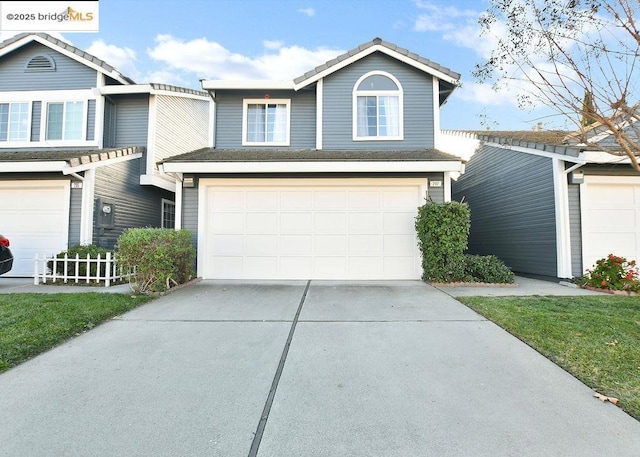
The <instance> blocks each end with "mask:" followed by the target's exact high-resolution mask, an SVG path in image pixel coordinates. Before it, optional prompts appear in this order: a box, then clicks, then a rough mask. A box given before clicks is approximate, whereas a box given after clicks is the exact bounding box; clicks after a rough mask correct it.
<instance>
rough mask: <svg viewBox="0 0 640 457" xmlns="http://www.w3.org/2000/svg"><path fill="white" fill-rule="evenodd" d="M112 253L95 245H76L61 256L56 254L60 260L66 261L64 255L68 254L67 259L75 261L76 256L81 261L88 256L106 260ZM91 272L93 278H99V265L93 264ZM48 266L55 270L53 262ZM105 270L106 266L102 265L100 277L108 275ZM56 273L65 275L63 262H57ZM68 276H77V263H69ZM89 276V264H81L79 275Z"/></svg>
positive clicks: (61, 253)
mask: <svg viewBox="0 0 640 457" xmlns="http://www.w3.org/2000/svg"><path fill="white" fill-rule="evenodd" d="M108 252H111V251H110V250H109V249H106V248H103V247H100V246H97V245H95V244H80V245H76V246H72V247H70V248H69V249H67V250H66V251H62V252H60V253H59V254H56V258H58V259H64V255H65V254H66V255H67V257H68V258H69V259H75V258H76V255H77V256H78V257H79V258H81V259H86V258H87V255H88V256H89V258H90V259H97V258H98V255H99V256H100V258H101V259H104V258H106V257H107V253H108ZM90 265H91V266H90V271H89V274H90V275H91V276H97V273H98V271H97V269H98V268H97V267H98V265H97V264H95V263H91V264H90ZM47 266H48V267H49V269H53V262H51V261H50V262H49V263H48V264H47ZM104 269H105V265H104V264H101V265H100V275H101V276H104V274H105V273H106V272H105V271H104ZM56 272H57V273H59V274H63V273H64V263H63V262H56ZM66 273H67V274H68V275H75V274H76V267H75V262H74V263H71V262H70V263H68V264H67V272H66ZM86 274H87V264H86V263H80V264H79V265H78V275H80V276H85V275H86Z"/></svg>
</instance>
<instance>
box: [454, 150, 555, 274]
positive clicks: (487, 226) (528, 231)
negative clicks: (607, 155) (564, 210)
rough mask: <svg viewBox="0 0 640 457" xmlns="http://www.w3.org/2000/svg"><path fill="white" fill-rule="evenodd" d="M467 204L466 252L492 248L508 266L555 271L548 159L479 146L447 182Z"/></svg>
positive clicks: (525, 270) (526, 270)
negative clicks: (461, 170) (460, 172)
mask: <svg viewBox="0 0 640 457" xmlns="http://www.w3.org/2000/svg"><path fill="white" fill-rule="evenodd" d="M452 187H453V199H454V200H456V201H460V200H461V199H463V198H464V200H465V201H466V202H467V203H468V204H469V208H470V210H471V231H470V234H469V252H470V253H472V254H481V255H489V254H493V255H496V256H498V257H499V258H500V259H502V260H503V261H504V262H505V263H506V264H507V265H508V266H509V267H510V268H511V269H512V270H514V271H516V272H520V273H529V274H537V275H545V276H553V277H556V276H557V257H556V256H557V249H556V219H555V197H554V183H553V170H552V161H551V159H549V158H546V157H540V156H533V155H530V154H525V153H520V152H516V151H512V150H508V149H501V148H496V147H487V146H482V147H481V149H480V150H479V151H478V152H476V154H475V155H474V156H473V157H472V158H471V160H470V161H469V162H468V163H467V166H466V171H465V173H464V174H463V175H462V176H461V177H460V178H459V179H458V181H457V182H454V183H453V186H452Z"/></svg>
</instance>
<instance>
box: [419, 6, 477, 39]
mask: <svg viewBox="0 0 640 457" xmlns="http://www.w3.org/2000/svg"><path fill="white" fill-rule="evenodd" d="M415 4H416V6H417V7H418V9H420V10H424V11H425V12H424V13H421V14H419V15H418V17H417V18H416V20H415V22H414V25H413V28H414V30H416V31H417V32H438V31H445V30H454V29H456V28H458V27H459V26H460V22H461V21H468V20H473V21H477V19H478V16H479V15H480V13H479V12H477V11H473V10H469V9H460V8H457V7H455V6H440V5H436V4H435V3H433V2H431V1H427V0H416V2H415Z"/></svg>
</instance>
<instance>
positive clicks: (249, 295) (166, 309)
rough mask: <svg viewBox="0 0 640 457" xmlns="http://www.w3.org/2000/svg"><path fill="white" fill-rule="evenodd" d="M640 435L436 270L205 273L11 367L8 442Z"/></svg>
mask: <svg viewBox="0 0 640 457" xmlns="http://www.w3.org/2000/svg"><path fill="white" fill-rule="evenodd" d="M47 287H48V286H47ZM0 289H2V281H0ZM639 449H640V422H638V421H636V420H635V419H633V418H631V417H630V416H628V415H626V414H625V413H623V412H622V411H621V410H620V409H619V408H617V407H615V406H613V405H611V404H609V403H602V402H600V401H599V400H597V399H595V398H594V397H593V392H592V391H591V389H589V388H588V387H587V386H585V385H583V384H582V383H580V382H578V381H577V380H576V379H575V378H573V377H572V376H570V375H568V374H567V373H566V372H564V371H563V370H561V369H560V368H558V367H557V366H556V365H554V364H553V363H551V362H550V361H548V360H547V359H546V358H544V357H542V356H541V355H539V354H538V353H537V352H536V351H534V350H532V349H530V348H529V347H528V346H526V345H524V344H523V343H521V342H520V341H519V340H517V339H516V338H514V337H512V336H510V335H509V334H508V333H506V332H504V331H503V330H501V329H500V328H499V327H497V326H496V325H494V324H492V323H491V322H489V321H487V320H485V319H484V318H482V317H481V316H479V315H478V314H476V313H474V312H473V311H471V310H469V309H468V308H466V307H465V306H463V305H461V304H460V303H459V302H457V301H456V300H455V299H454V298H452V297H451V296H450V295H449V294H447V293H443V292H442V291H440V290H438V289H436V288H434V287H431V286H429V285H427V284H424V283H421V282H412V281H406V282H375V283H373V282H372V283H355V282H343V283H341V282H321V281H312V282H310V283H307V282H304V281H299V282H295V281H293V282H252V283H239V282H221V281H202V282H200V283H197V284H195V285H193V286H190V287H188V288H185V289H182V290H179V291H176V292H174V293H172V294H169V295H167V296H164V297H161V298H159V299H157V300H154V301H153V302H151V303H149V304H146V305H143V306H141V307H140V308H137V309H136V310H133V311H131V312H129V313H127V314H125V315H123V316H121V317H120V318H118V319H115V320H112V321H110V322H108V323H106V324H103V325H101V326H99V327H97V328H95V329H93V330H92V331H90V332H88V333H86V334H83V335H81V336H79V337H78V338H75V339H73V340H71V341H69V342H67V343H65V344H63V345H61V346H59V347H57V348H55V349H53V350H51V351H49V352H47V353H45V354H43V355H41V356H39V357H36V358H34V359H33V360H31V361H29V362H27V363H25V364H23V365H20V366H18V367H16V368H14V369H12V370H10V371H8V372H6V373H4V374H2V375H0V455H3V456H4V455H6V456H24V455H29V456H51V455H56V456H57V455H64V456H94V455H105V456H107V455H108V456H111V455H135V456H210V455H214V456H255V455H257V456H260V457H287V456H367V457H370V456H385V457H387V456H402V457H406V456H418V455H420V456H506V455H513V456H545V457H548V456H574V455H575V456H598V457H600V456H603V455H612V456H613V455H615V456H617V457H624V456H634V457H636V456H638V450H639Z"/></svg>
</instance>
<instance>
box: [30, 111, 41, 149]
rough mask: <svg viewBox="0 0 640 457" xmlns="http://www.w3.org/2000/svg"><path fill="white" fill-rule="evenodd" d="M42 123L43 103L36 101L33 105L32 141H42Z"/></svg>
mask: <svg viewBox="0 0 640 457" xmlns="http://www.w3.org/2000/svg"><path fill="white" fill-rule="evenodd" d="M41 122H42V102H40V101H35V102H33V104H32V105H31V141H40V125H41Z"/></svg>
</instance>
